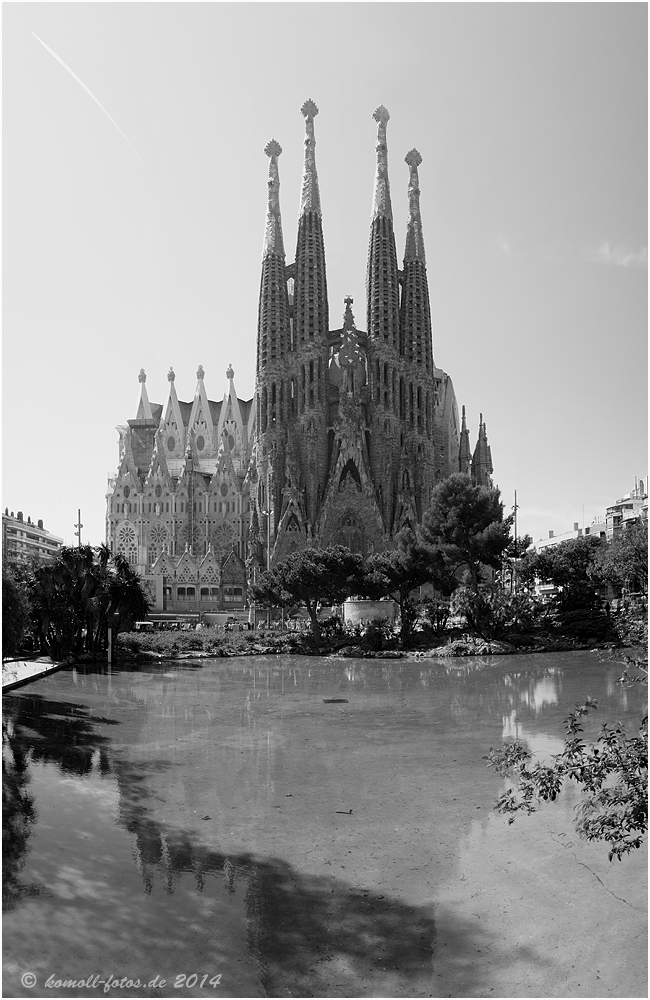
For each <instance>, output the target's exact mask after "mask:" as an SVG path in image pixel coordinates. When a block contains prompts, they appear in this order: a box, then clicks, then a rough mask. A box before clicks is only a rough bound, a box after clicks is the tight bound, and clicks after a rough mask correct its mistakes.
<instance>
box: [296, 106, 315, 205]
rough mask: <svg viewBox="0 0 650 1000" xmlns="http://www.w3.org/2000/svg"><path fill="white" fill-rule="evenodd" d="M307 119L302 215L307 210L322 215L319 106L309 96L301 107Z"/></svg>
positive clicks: (301, 111) (301, 198)
mask: <svg viewBox="0 0 650 1000" xmlns="http://www.w3.org/2000/svg"><path fill="white" fill-rule="evenodd" d="M300 113H301V114H302V115H303V116H304V119H305V166H304V169H303V173H302V193H301V195H300V215H304V214H305V212H317V213H318V214H319V215H320V192H319V190H318V174H317V173H316V137H315V133H314V118H315V117H316V115H317V114H318V107H317V106H316V104H315V103H314V102H313V101H312V99H311V98H309V100H308V101H305V103H304V104H303V106H302V107H301V109H300Z"/></svg>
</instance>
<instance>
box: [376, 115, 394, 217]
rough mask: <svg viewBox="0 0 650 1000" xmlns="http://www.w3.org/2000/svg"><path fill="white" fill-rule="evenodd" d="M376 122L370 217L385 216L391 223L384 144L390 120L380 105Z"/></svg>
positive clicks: (391, 215)
mask: <svg viewBox="0 0 650 1000" xmlns="http://www.w3.org/2000/svg"><path fill="white" fill-rule="evenodd" d="M372 117H373V118H374V119H375V121H376V122H377V145H376V147H375V149H376V151H377V172H376V174H375V194H374V201H373V209H372V217H373V219H375V218H377V217H378V216H385V217H386V218H388V219H390V220H391V221H392V218H393V210H392V207H391V203H390V186H389V184H388V146H387V144H386V126H387V124H388V122H389V120H390V114H389V113H388V110H387V109H386V108H385V107H384V106H383V104H380V105H379V107H378V108H376V109H375V111H374V113H373V116H372Z"/></svg>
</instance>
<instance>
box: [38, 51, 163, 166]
mask: <svg viewBox="0 0 650 1000" xmlns="http://www.w3.org/2000/svg"><path fill="white" fill-rule="evenodd" d="M32 35H34V38H35V39H36V41H37V42H40V43H41V45H42V46H43V48H44V49H47V51H48V52H49V53H50V55H51V56H54V58H55V59H56V61H57V62H60V63H61V65H62V66H63V68H64V69H65V70H67V71H68V73H69V74H70V76H71V77H72V79H73V80H76V81H77V83H78V84H79V86H80V87H83V89H84V90H85V91H86V93H87V94H88V96H89V97H92V99H93V101H94V102H95V104H96V105H97V106H98V107H99V108H101V110H102V111H103V112H104V114H105V115H106V117H107V118H108V120H109V122H111V123H112V124H113V125H114V126H115V128H116V129H117V131H118V132H119V133H120V135H121V136H122V138H123V139H124V141H125V142H126V143H128V145H129V147H130V148H131V149H132V150H133V152H134V153H135V155H136V156H137V158H138V159H139V160H140V163H141V164H142V166H144V165H145V163H144V160H143V159H142V157H141V156H140V154H139V153H138V151H137V149H136V148H135V147H134V146H133V144H132V143H131V142H129V140H128V139H127V137H126V136H125V135H124V132H123V131H122V129H121V128H120V126H119V125H118V124H117V122H116V121H115V119H114V118H111V116H110V115H109V113H108V111H107V110H106V108H105V107H104V106H103V105H102V104H100V103H99V101H98V100H97V98H96V97H95V95H94V94H93V92H92V91H91V90H89V89H88V87H87V86H86V84H85V83H84V82H83V80H80V79H79V77H78V76H77V74H76V73H73V72H72V70H71V69H70V67H69V66H67V65H66V64H65V63H64V62H63V59H61V57H60V56H57V54H56V52H53V51H52V49H51V48H50V46H49V45H46V44H45V42H44V41H43V39H42V38H39V37H38V35H37V34H35V33H34V32H33V31H32Z"/></svg>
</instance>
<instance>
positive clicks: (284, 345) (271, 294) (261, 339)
mask: <svg viewBox="0 0 650 1000" xmlns="http://www.w3.org/2000/svg"><path fill="white" fill-rule="evenodd" d="M264 152H265V153H266V155H267V156H268V157H269V179H268V208H267V213H266V229H265V232H264V250H263V254H262V280H261V285H260V301H259V313H258V326H257V374H258V377H259V375H260V373H261V372H263V371H264V370H265V369H267V367H268V366H269V365H272V364H273V363H274V362H275V361H279V359H280V358H282V357H283V356H284V355H285V354H286V353H287V351H288V349H289V299H288V296H287V281H286V275H285V267H284V242H283V239H282V220H281V218H280V175H279V171H278V157H279V156H280V154H281V152H282V147H281V145H280V143H279V142H276V141H275V139H271V141H270V142H269V143H267V145H266V147H265V149H264Z"/></svg>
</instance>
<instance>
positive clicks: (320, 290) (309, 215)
mask: <svg viewBox="0 0 650 1000" xmlns="http://www.w3.org/2000/svg"><path fill="white" fill-rule="evenodd" d="M300 111H301V114H302V115H303V116H304V119H305V166H304V170H303V176H302V195H301V198H300V218H299V220H298V239H297V241H296V264H295V285H294V300H293V301H294V331H295V332H294V340H295V348H296V350H297V351H300V350H301V348H311V347H313V346H314V345H315V343H316V342H318V343H319V344H320V342H321V341H322V344H324V345H325V346H326V345H327V332H328V329H329V309H328V304H327V277H326V273H325V244H324V241H323V226H322V221H321V207H320V194H319V191H318V174H317V173H316V139H315V135H314V118H315V117H316V115H317V114H318V108H317V107H316V105H315V104H314V102H313V101H312V100H311V99H310V100H308V101H305V103H304V104H303V106H302V107H301V109H300ZM323 377H324V370H323ZM323 391H324V390H323Z"/></svg>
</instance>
